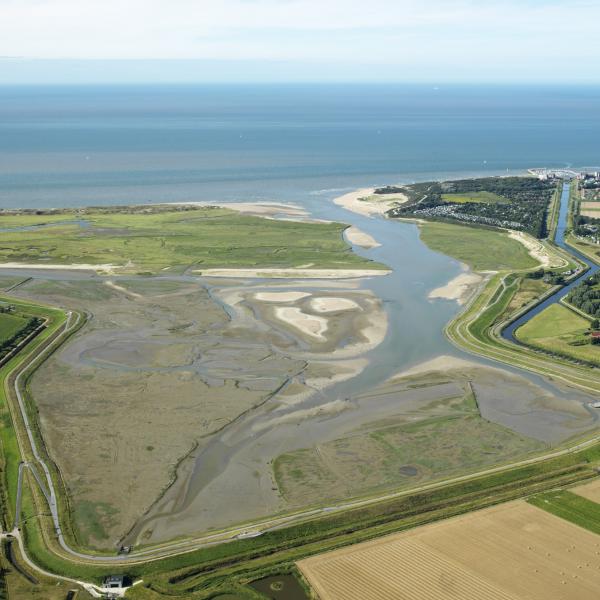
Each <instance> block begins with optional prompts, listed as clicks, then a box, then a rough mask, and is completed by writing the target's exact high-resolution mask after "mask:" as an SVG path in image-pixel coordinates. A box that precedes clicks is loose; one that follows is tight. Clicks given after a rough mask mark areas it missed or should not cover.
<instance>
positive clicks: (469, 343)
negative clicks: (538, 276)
mask: <svg viewBox="0 0 600 600" xmlns="http://www.w3.org/2000/svg"><path fill="white" fill-rule="evenodd" d="M421 236H422V239H423V241H424V242H425V243H426V244H428V245H429V246H430V247H431V248H432V249H434V250H437V251H439V252H443V253H444V254H447V255H450V256H453V257H455V258H456V259H458V260H460V261H462V262H465V263H467V264H468V265H469V266H470V267H471V268H473V269H475V270H479V271H496V272H495V273H494V274H491V275H490V278H489V281H488V282H487V285H486V286H485V288H484V289H483V290H482V292H481V293H480V294H479V295H478V296H477V297H476V298H474V299H473V300H472V301H471V303H470V304H469V305H468V306H467V307H466V309H465V311H464V312H463V313H461V314H460V315H458V317H457V318H456V319H454V320H453V321H452V322H451V323H449V324H448V326H447V327H446V333H447V335H448V337H449V339H450V340H451V341H452V342H453V343H455V344H456V345H457V346H459V347H460V348H462V349H463V350H466V351H468V352H472V353H473V354H478V355H483V356H486V357H488V358H491V359H493V360H497V361H499V362H502V363H508V364H513V365H514V366H517V367H520V368H523V369H526V370H528V371H532V372H535V373H539V374H541V375H546V376H551V377H553V378H555V379H560V380H562V381H564V382H566V383H571V384H572V385H575V386H577V387H579V388H580V389H583V390H586V391H590V392H595V393H597V392H600V374H597V373H595V372H594V371H592V370H590V369H589V366H588V365H587V364H584V361H583V360H582V359H577V358H574V357H569V356H561V355H559V354H558V352H557V351H556V350H552V351H551V350H549V349H542V348H533V347H528V346H524V345H516V344H513V343H511V342H508V341H507V340H504V339H503V338H502V337H501V336H500V331H501V330H502V328H503V324H504V323H505V322H506V320H507V319H508V318H509V317H510V316H511V315H515V314H519V312H520V311H522V310H525V309H526V307H524V306H523V304H524V303H525V302H527V301H529V302H530V303H531V304H533V303H535V302H537V301H539V300H540V297H537V298H536V297H535V288H536V287H538V288H539V291H541V292H542V294H547V293H550V292H551V291H552V289H553V288H551V287H550V286H547V287H546V290H545V291H544V290H543V288H542V286H543V285H544V284H543V282H540V283H534V282H533V281H527V280H526V279H524V278H523V275H524V272H525V271H526V270H531V269H532V268H535V267H536V266H537V265H536V263H535V261H533V259H532V258H531V257H530V256H529V255H528V254H527V252H526V250H525V248H524V247H523V246H521V244H519V243H518V242H517V241H515V240H512V239H510V238H509V237H508V235H507V234H506V233H504V232H501V231H494V230H490V229H484V228H477V227H467V226H459V225H453V224H446V223H436V222H427V223H423V224H422V225H421ZM545 247H546V249H547V251H548V252H549V253H551V254H554V255H555V259H556V260H559V259H565V254H564V253H563V252H562V251H561V250H558V249H556V247H555V246H553V245H552V244H549V243H545ZM575 265H576V263H575V261H574V260H571V261H570V262H569V264H568V265H565V267H564V268H565V269H566V268H574V267H575Z"/></svg>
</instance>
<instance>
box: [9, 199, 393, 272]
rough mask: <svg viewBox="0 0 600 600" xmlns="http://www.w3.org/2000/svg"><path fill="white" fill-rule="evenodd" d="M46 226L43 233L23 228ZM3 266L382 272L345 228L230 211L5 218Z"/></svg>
mask: <svg viewBox="0 0 600 600" xmlns="http://www.w3.org/2000/svg"><path fill="white" fill-rule="evenodd" d="M32 225H44V226H43V227H38V228H33V229H32V228H29V229H19V227H24V226H29V227H31V226H32ZM0 227H2V228H4V229H12V231H4V232H3V233H2V246H1V247H0V262H22V263H49V264H54V263H57V264H92V265H99V264H111V265H116V266H119V267H124V268H123V269H121V270H120V271H119V272H121V271H122V272H130V273H158V272H161V271H164V270H166V269H169V268H173V269H174V270H175V271H177V272H181V271H183V270H185V269H186V268H188V267H195V268H205V269H206V268H218V267H220V268H223V267H237V268H257V267H279V268H288V267H309V266H310V267H313V268H329V269H337V268H375V269H376V268H383V265H380V264H377V263H373V262H371V261H369V260H367V259H364V258H361V257H360V256H358V255H357V254H354V253H353V252H352V250H351V248H350V246H349V245H348V244H347V243H346V242H345V241H344V239H343V237H342V233H343V231H344V229H345V227H346V226H345V225H343V224H341V223H304V222H295V221H278V220H271V219H264V218H260V217H252V216H248V215H240V214H238V213H236V212H233V211H231V210H226V209H221V208H214V207H198V208H194V209H192V210H177V209H173V210H170V209H169V208H164V207H163V208H159V209H156V208H152V209H150V208H145V207H142V208H134V209H133V208H132V209H130V210H124V209H120V210H118V209H114V212H110V211H108V210H106V209H102V210H101V209H86V210H85V214H81V213H80V212H77V211H65V213H64V214H61V215H60V218H58V217H57V216H56V215H39V216H35V215H30V214H27V215H21V214H19V215H14V216H2V217H0Z"/></svg>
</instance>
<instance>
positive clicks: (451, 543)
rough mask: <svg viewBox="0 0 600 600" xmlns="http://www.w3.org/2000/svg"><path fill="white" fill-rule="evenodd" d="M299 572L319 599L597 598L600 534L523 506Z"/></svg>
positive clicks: (307, 565) (321, 560)
mask: <svg viewBox="0 0 600 600" xmlns="http://www.w3.org/2000/svg"><path fill="white" fill-rule="evenodd" d="M298 566H299V568H300V570H301V571H302V573H303V574H304V575H305V577H306V578H307V580H308V581H309V582H310V584H311V585H312V586H313V589H314V590H315V591H316V592H317V594H318V595H319V598H320V599H321V600H370V599H378V600H380V599H383V598H385V599H386V600H448V599H461V600H464V599H471V598H473V599H475V598H477V599H478V600H487V599H490V600H492V599H493V600H525V599H527V600H592V599H594V600H596V599H597V598H600V536H597V535H595V534H593V533H591V532H589V531H587V530H584V529H581V528H579V527H577V526H576V525H572V524H571V523H568V522H567V521H563V520H562V519H560V518H558V517H555V516H553V515H551V514H549V513H546V512H545V511H542V510H539V509H537V508H535V507H534V506H531V505H529V504H527V503H525V502H523V501H517V502H510V503H508V504H503V505H500V506H497V507H494V508H490V509H486V510H482V511H478V512H475V513H470V514H468V515H464V516H461V517H457V518H454V519H448V520H446V521H441V522H439V523H434V524H431V525H427V526H424V527H420V528H417V529H413V530H410V531H406V532H403V533H399V534H395V535H391V536H387V537H384V538H380V539H377V540H373V541H371V542H366V543H363V544H358V545H355V546H352V547H349V548H344V549H342V550H336V551H334V552H329V553H327V554H322V555H320V556H313V557H311V558H308V559H306V560H303V561H300V562H299V563H298Z"/></svg>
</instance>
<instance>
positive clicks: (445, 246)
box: [421, 222, 538, 271]
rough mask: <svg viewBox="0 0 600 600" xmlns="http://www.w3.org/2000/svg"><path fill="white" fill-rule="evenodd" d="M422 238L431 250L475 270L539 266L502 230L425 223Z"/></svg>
mask: <svg viewBox="0 0 600 600" xmlns="http://www.w3.org/2000/svg"><path fill="white" fill-rule="evenodd" d="M421 239H422V240H423V241H424V242H425V243H426V244H427V245H428V246H429V247H430V248H431V249H432V250H435V251H437V252H441V253H442V254H447V255H449V256H452V257H454V258H456V259H457V260H460V261H461V262H464V263H467V264H468V265H469V266H470V267H471V268H472V269H474V270H475V271H497V270H519V269H530V268H533V267H536V266H537V264H538V263H537V261H535V260H534V259H533V258H531V256H529V254H528V253H527V250H526V249H525V247H524V246H523V245H522V244H520V243H519V242H517V241H516V240H513V239H511V238H509V237H508V234H506V233H504V232H502V231H493V230H491V229H482V228H478V227H467V226H464V225H450V224H448V223H436V222H426V223H422V224H421Z"/></svg>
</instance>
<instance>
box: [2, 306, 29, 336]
mask: <svg viewBox="0 0 600 600" xmlns="http://www.w3.org/2000/svg"><path fill="white" fill-rule="evenodd" d="M0 306H1V304H0ZM28 321H29V319H27V318H26V317H22V316H20V315H14V314H11V313H0V344H1V343H2V342H5V341H7V340H10V339H11V338H12V337H13V336H15V335H16V334H17V333H19V331H21V329H23V327H25V325H27V323H28Z"/></svg>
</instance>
